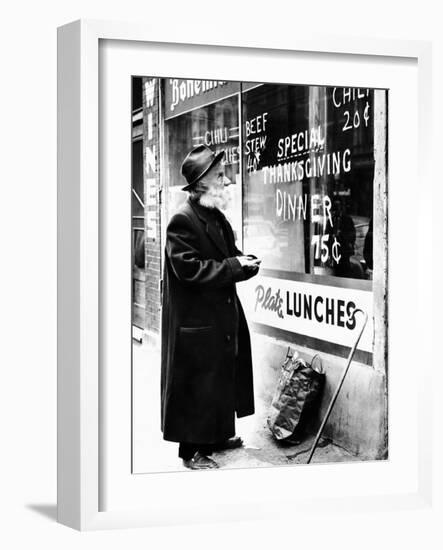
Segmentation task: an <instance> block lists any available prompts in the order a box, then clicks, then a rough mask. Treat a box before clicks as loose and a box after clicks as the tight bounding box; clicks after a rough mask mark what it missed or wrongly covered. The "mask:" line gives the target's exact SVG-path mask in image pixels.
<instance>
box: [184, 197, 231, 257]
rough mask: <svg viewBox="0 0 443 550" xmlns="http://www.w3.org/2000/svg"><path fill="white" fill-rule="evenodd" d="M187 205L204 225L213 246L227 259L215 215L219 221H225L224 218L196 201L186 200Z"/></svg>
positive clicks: (224, 244)
mask: <svg viewBox="0 0 443 550" xmlns="http://www.w3.org/2000/svg"><path fill="white" fill-rule="evenodd" d="M188 204H189V206H190V207H191V208H192V210H193V211H194V212H195V214H196V215H197V217H198V218H199V219H200V221H201V222H202V223H203V224H204V226H205V230H206V233H207V234H208V236H209V237H210V239H211V240H212V242H213V243H214V244H215V246H216V247H217V248H218V249H219V250H220V252H221V253H222V254H223V255H224V256H225V257H226V258H227V257H228V256H229V251H228V247H227V243H226V242H225V239H224V238H223V236H222V235H221V233H220V231H219V229H217V227H216V225H215V222H216V216H217V214H219V215H220V217H221V219H222V220H223V221H225V219H226V218H225V216H224V214H223V213H222V212H220V211H218V212H217V213H214V212H212V211H211V209H209V208H206V207H205V206H202V205H201V204H199V203H198V202H196V201H192V200H191V199H189V198H188Z"/></svg>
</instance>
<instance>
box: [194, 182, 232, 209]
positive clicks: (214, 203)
mask: <svg viewBox="0 0 443 550" xmlns="http://www.w3.org/2000/svg"><path fill="white" fill-rule="evenodd" d="M199 202H200V204H201V205H202V206H206V208H218V210H226V208H227V207H228V206H229V203H230V202H231V193H230V191H229V189H228V187H223V188H219V189H217V188H215V187H210V188H209V189H208V190H207V191H206V192H205V193H204V194H203V195H202V196H201V197H200V201H199Z"/></svg>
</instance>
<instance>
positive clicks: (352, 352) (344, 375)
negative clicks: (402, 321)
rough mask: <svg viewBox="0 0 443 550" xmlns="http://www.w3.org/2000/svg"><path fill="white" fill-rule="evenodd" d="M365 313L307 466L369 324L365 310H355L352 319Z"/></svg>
mask: <svg viewBox="0 0 443 550" xmlns="http://www.w3.org/2000/svg"><path fill="white" fill-rule="evenodd" d="M358 312H360V313H363V315H364V316H365V321H364V323H363V326H362V328H361V329H360V332H359V334H358V337H357V339H356V340H355V343H354V345H353V346H352V349H351V351H350V353H349V356H348V362H347V365H346V368H345V370H344V371H343V374H342V377H341V379H340V382H339V383H338V385H337V387H336V388H335V392H334V395H333V396H332V399H331V401H330V402H329V406H328V410H327V411H326V414H325V416H324V418H323V421H322V423H321V425H320V428H319V429H318V432H317V435H316V436H315V440H314V443H313V445H312V447H311V452H310V453H309V457H308V460H307V462H306V464H309V463H310V462H311V459H312V456H313V455H314V452H315V449H316V447H317V445H318V442H319V439H320V437H321V434H322V432H323V429H324V427H325V424H326V422H327V421H328V418H329V415H330V414H331V411H332V408H333V407H334V405H335V402H336V400H337V397H338V394H339V392H340V390H341V387H342V386H343V382H344V381H345V378H346V375H347V374H348V370H349V367H350V365H351V361H352V358H353V357H354V353H355V350H356V349H357V346H358V343H359V342H360V338H361V335H362V334H363V331H364V329H365V326H366V323H367V322H368V314H367V313H365V312H364V311H363V310H361V309H355V310H354V314H353V316H352V317H355V314H356V313H358Z"/></svg>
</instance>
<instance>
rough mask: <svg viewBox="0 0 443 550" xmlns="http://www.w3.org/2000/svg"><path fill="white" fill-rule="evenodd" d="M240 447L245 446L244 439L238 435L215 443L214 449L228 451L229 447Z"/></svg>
mask: <svg viewBox="0 0 443 550" xmlns="http://www.w3.org/2000/svg"><path fill="white" fill-rule="evenodd" d="M239 447H243V439H242V438H241V437H239V436H238V435H236V436H235V437H231V438H229V439H227V440H226V441H223V442H222V443H220V444H218V445H214V447H213V449H214V451H226V450H229V449H238V448H239Z"/></svg>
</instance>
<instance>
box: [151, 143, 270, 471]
mask: <svg viewBox="0 0 443 550" xmlns="http://www.w3.org/2000/svg"><path fill="white" fill-rule="evenodd" d="M223 156H224V152H221V153H218V154H217V155H215V154H214V153H213V152H212V151H211V150H210V149H209V148H208V147H206V146H205V145H200V146H199V147H196V148H195V149H193V150H192V151H191V152H190V153H189V154H188V156H187V157H186V158H185V160H184V161H183V164H182V175H183V176H184V177H185V179H186V181H187V185H186V186H185V187H183V190H185V191H187V192H188V193H189V196H188V198H187V201H186V202H185V204H184V205H183V206H182V208H181V209H180V210H179V211H178V212H177V213H176V214H174V216H173V217H172V218H171V220H170V222H169V225H168V228H167V233H166V246H165V261H164V278H163V311H162V373H161V428H162V431H163V437H164V439H165V440H167V441H175V442H178V443H179V456H180V457H181V458H182V459H183V463H184V465H185V466H186V467H187V468H190V469H194V470H202V469H211V468H217V467H218V464H217V463H216V462H215V461H214V460H213V459H211V458H209V456H208V455H211V454H212V452H213V451H216V450H222V449H232V448H235V447H240V446H241V445H242V444H243V442H242V440H241V439H240V438H239V437H235V413H236V414H237V417H238V418H239V417H243V416H248V415H251V414H253V413H254V394H253V382H252V359H251V344H250V337H249V331H248V326H247V323H246V319H245V316H244V313H243V309H242V306H241V304H240V301H239V300H238V298H237V294H236V290H235V283H237V282H239V281H244V280H246V279H249V278H250V277H252V276H254V275H256V274H257V272H258V269H259V264H260V260H258V259H257V258H256V257H255V256H246V255H244V254H243V253H242V252H241V251H240V250H238V248H237V247H236V245H235V240H234V234H233V231H232V228H231V226H230V224H229V222H228V220H227V219H226V218H225V216H224V215H223V214H222V212H221V210H224V209H225V208H226V207H227V205H228V202H229V195H230V194H229V188H228V186H229V184H230V183H231V182H230V181H229V179H228V178H227V177H226V176H225V174H224V170H223V166H222V163H221V161H222V159H223Z"/></svg>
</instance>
